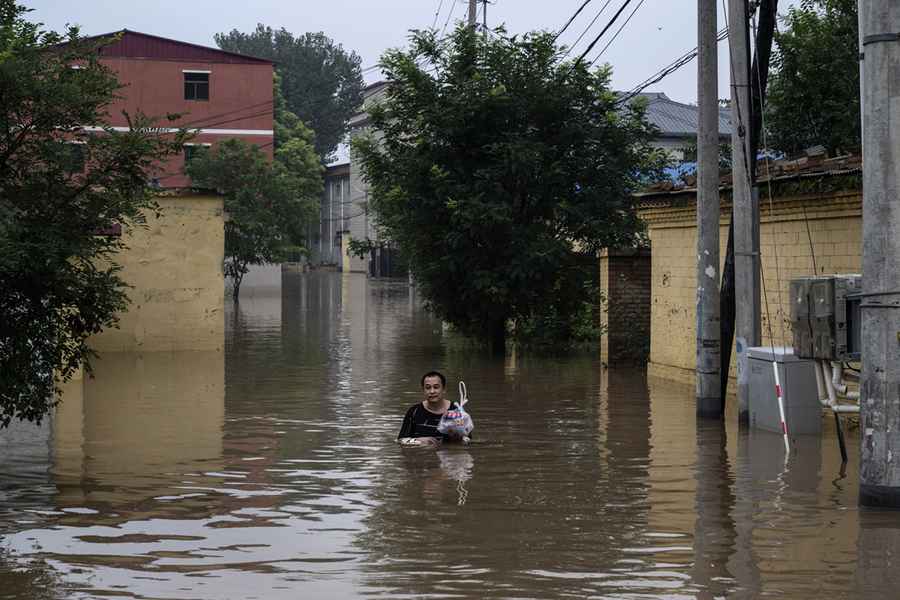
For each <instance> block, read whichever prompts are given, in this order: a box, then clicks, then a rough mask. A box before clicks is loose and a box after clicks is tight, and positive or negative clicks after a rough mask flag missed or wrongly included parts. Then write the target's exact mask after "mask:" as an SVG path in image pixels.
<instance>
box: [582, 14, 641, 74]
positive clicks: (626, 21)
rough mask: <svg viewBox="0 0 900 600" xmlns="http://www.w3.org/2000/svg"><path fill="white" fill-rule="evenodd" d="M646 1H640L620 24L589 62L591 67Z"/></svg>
mask: <svg viewBox="0 0 900 600" xmlns="http://www.w3.org/2000/svg"><path fill="white" fill-rule="evenodd" d="M646 1H647V0H641V1H640V2H639V3H638V5H637V6H635V7H634V10H633V11H631V14H630V15H628V18H627V19H625V22H624V23H622V26H621V27H619V29H618V30H617V31H616V33H615V34H614V35H613V37H612V39H611V40H609V41H608V42H607V43H606V45H605V46H603V50H601V51H600V54H598V55H597V56H595V57H594V60H592V61H591V65H593V64H594V63H595V62H597V59H598V58H600V57H601V56H603V53H604V52H606V49H607V48H609V47H610V46H611V45H612V43H613V42H614V41H616V38H617V37H619V34H620V33H622V30H623V29H625V26H626V25H628V22H629V21H631V18H632V17H634V13H636V12H637V11H638V9H640V8H641V7H642V6H643V5H644V2H646Z"/></svg>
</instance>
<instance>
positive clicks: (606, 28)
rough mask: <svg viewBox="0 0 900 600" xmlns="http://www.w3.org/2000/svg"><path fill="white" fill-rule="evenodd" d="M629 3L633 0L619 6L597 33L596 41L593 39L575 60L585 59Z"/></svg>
mask: <svg viewBox="0 0 900 600" xmlns="http://www.w3.org/2000/svg"><path fill="white" fill-rule="evenodd" d="M629 4H631V0H625V3H624V4H622V6H621V7H619V10H617V11H616V14H614V15H613V17H612V19H610V20H609V23H607V24H606V26H604V27H603V30H602V31H601V32H600V33H599V34H597V37H595V38H594V41H592V42H591V44H590V45H589V46H588V47H587V50H585V51H584V52H582V53H581V56H579V57H578V60H576V61H575V62H576V63H579V62H581V61H582V60H584V57H585V56H587V55H588V54H589V53H590V51H591V50H593V49H594V46H596V45H597V42H599V41H600V38H602V37H603V34H605V33H606V32H607V31H609V30H610V28H612V26H613V25H615V24H616V21H617V20H618V19H619V16H621V14H622V13H623V12H625V9H626V8H628V5H629Z"/></svg>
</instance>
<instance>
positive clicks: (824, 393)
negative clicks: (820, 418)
mask: <svg viewBox="0 0 900 600" xmlns="http://www.w3.org/2000/svg"><path fill="white" fill-rule="evenodd" d="M813 371H815V372H816V390H817V392H818V394H819V395H818V398H819V402H821V403H822V405H823V406H828V390H827V389H826V388H825V375H823V372H822V365H821V361H818V360H816V361H814V362H813Z"/></svg>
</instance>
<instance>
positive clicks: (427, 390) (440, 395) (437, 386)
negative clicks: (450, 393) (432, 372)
mask: <svg viewBox="0 0 900 600" xmlns="http://www.w3.org/2000/svg"><path fill="white" fill-rule="evenodd" d="M422 392H423V393H424V394H425V402H428V403H429V404H439V403H441V402H443V401H444V386H443V385H442V384H441V378H440V377H437V376H431V377H426V378H425V383H424V384H423V385H422Z"/></svg>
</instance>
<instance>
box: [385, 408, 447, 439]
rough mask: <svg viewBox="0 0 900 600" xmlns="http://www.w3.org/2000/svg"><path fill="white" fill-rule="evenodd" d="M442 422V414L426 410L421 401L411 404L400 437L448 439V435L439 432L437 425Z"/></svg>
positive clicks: (404, 418)
mask: <svg viewBox="0 0 900 600" xmlns="http://www.w3.org/2000/svg"><path fill="white" fill-rule="evenodd" d="M440 422H441V415H436V414H434V413H433V412H431V411H430V410H426V409H425V407H424V406H422V404H421V403H419V404H416V405H415V406H411V407H410V408H409V410H408V411H406V416H405V417H403V426H402V427H401V428H400V434H399V435H398V436H397V439H398V440H399V439H400V438H418V437H436V438H442V439H447V436H446V435H442V434H440V433H438V430H437V426H438V423H440Z"/></svg>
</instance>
